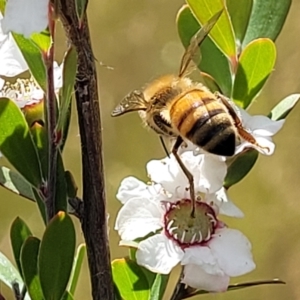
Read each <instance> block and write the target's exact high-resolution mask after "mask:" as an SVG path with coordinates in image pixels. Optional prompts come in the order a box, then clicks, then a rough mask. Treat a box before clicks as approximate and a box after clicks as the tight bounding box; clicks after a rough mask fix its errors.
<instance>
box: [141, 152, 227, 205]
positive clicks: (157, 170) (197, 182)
mask: <svg viewBox="0 0 300 300" xmlns="http://www.w3.org/2000/svg"><path fill="white" fill-rule="evenodd" d="M181 160H182V162H183V164H184V165H185V167H186V168H187V169H188V170H189V172H191V173H192V174H193V176H194V186H195V191H196V193H197V192H202V193H213V192H215V191H217V190H219V189H220V188H221V187H222V186H223V182H224V178H225V175H226V172H227V166H226V163H225V160H224V158H223V157H219V156H216V155H211V154H199V155H196V156H195V155H194V153H193V151H185V152H183V153H182V154H181ZM147 171H148V174H149V176H150V178H151V179H152V180H153V181H154V182H156V183H159V184H161V185H162V186H163V188H164V189H165V190H167V191H168V192H170V193H171V194H172V196H173V197H172V198H171V199H168V200H169V201H171V200H178V199H182V198H187V197H189V196H190V195H189V192H188V189H189V183H188V179H187V177H186V176H185V174H184V173H183V171H182V169H181V167H180V165H179V164H178V162H177V160H176V159H175V157H174V156H173V155H170V158H165V159H163V160H152V161H150V162H149V163H148V164H147Z"/></svg>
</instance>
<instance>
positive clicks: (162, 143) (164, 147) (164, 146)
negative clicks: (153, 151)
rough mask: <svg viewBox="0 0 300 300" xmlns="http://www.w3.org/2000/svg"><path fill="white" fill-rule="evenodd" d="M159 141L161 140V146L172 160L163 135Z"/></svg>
mask: <svg viewBox="0 0 300 300" xmlns="http://www.w3.org/2000/svg"><path fill="white" fill-rule="evenodd" d="M159 139H160V142H161V145H162V147H163V149H164V151H165V153H166V154H167V156H168V158H170V154H169V151H168V149H167V146H166V144H165V141H164V139H163V137H162V136H161V135H160V136H159Z"/></svg>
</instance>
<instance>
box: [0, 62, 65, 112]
mask: <svg viewBox="0 0 300 300" xmlns="http://www.w3.org/2000/svg"><path fill="white" fill-rule="evenodd" d="M53 69H54V70H53V71H54V88H55V92H56V93H57V94H58V92H59V89H60V88H61V87H62V65H60V66H58V64H57V63H56V62H54V64H53ZM0 97H7V98H9V99H11V100H13V101H15V103H16V104H17V105H18V106H19V107H20V108H24V107H25V106H28V105H32V104H36V103H39V102H40V101H42V100H43V99H44V91H43V90H42V89H41V88H40V87H39V86H38V85H37V84H36V82H35V80H34V79H33V78H32V77H31V78H30V79H17V80H16V82H14V83H8V82H6V83H4V82H2V83H1V82H0Z"/></svg>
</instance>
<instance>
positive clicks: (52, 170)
mask: <svg viewBox="0 0 300 300" xmlns="http://www.w3.org/2000/svg"><path fill="white" fill-rule="evenodd" d="M52 15H53V14H52V7H51V5H49V13H48V18H49V29H50V34H51V37H52V40H53V39H54V30H55V22H54V21H53V19H52ZM44 61H45V65H46V72H47V84H48V85H47V95H46V111H47V118H46V122H47V131H48V138H49V140H48V182H47V189H46V213H47V223H48V222H49V221H50V220H51V219H52V218H53V216H54V214H55V194H56V168H57V141H56V133H55V128H56V103H55V102H56V98H55V92H54V77H53V76H54V75H53V61H54V44H53V43H51V45H50V47H49V50H48V53H45V55H44Z"/></svg>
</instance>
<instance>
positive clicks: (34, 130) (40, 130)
mask: <svg viewBox="0 0 300 300" xmlns="http://www.w3.org/2000/svg"><path fill="white" fill-rule="evenodd" d="M30 132H31V136H32V139H33V141H34V143H35V146H36V149H37V152H38V156H39V161H40V164H41V168H42V171H43V177H44V178H47V177H48V135H47V131H46V128H45V127H43V126H42V125H40V124H39V123H34V124H33V125H32V126H31V127H30Z"/></svg>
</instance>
